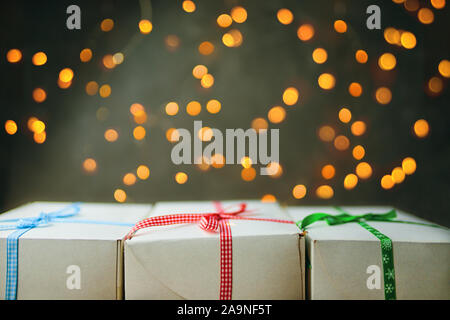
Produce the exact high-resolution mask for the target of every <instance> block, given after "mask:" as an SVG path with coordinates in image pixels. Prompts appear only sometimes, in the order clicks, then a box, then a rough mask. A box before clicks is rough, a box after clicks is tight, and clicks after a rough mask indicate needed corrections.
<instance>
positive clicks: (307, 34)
mask: <svg viewBox="0 0 450 320" xmlns="http://www.w3.org/2000/svg"><path fill="white" fill-rule="evenodd" d="M297 37H298V38H299V39H300V40H302V41H309V40H311V39H312V38H313V37H314V27H313V26H312V25H310V24H303V25H301V26H300V27H299V28H298V29H297Z"/></svg>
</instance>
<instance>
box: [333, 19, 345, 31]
mask: <svg viewBox="0 0 450 320" xmlns="http://www.w3.org/2000/svg"><path fill="white" fill-rule="evenodd" d="M334 30H336V32H338V33H345V32H346V31H347V24H346V23H345V21H344V20H336V21H335V22H334Z"/></svg>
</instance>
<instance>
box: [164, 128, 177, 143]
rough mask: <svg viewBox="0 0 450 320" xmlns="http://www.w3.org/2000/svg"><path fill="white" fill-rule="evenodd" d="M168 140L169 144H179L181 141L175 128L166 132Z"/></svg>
mask: <svg viewBox="0 0 450 320" xmlns="http://www.w3.org/2000/svg"><path fill="white" fill-rule="evenodd" d="M166 139H167V141H169V142H177V141H178V140H180V133H179V132H178V130H177V129H175V128H169V129H167V131H166Z"/></svg>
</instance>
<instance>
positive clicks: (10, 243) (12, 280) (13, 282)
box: [0, 203, 134, 300]
mask: <svg viewBox="0 0 450 320" xmlns="http://www.w3.org/2000/svg"><path fill="white" fill-rule="evenodd" d="M79 212H80V203H72V204H70V205H68V206H66V207H64V208H62V209H61V210H57V211H53V212H49V213H45V212H42V213H40V214H39V215H38V216H37V217H30V218H21V219H6V220H0V231H1V230H15V231H14V232H12V233H10V234H9V235H8V237H7V238H6V286H5V300H16V299H17V284H18V273H19V238H20V237H21V236H22V235H23V234H25V233H26V232H27V231H29V230H31V229H33V228H37V227H44V226H47V225H49V224H50V223H51V222H64V223H84V224H102V225H118V226H124V227H131V226H133V225H134V224H132V223H125V222H115V221H96V220H82V219H70V218H71V217H74V216H76V215H77V214H78V213H79Z"/></svg>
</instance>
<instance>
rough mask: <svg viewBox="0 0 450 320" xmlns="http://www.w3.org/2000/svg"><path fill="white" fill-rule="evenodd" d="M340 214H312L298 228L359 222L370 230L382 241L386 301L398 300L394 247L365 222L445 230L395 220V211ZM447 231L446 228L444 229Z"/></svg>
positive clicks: (385, 237) (423, 224) (428, 224)
mask: <svg viewBox="0 0 450 320" xmlns="http://www.w3.org/2000/svg"><path fill="white" fill-rule="evenodd" d="M335 209H336V210H338V211H339V212H340V214H337V215H331V214H328V213H321V212H318V213H312V214H310V215H308V216H306V217H305V218H304V219H303V220H300V221H297V223H296V224H297V226H298V227H299V228H300V229H301V230H305V229H306V227H308V226H309V225H311V224H313V223H314V222H317V221H326V222H327V224H328V225H330V226H332V225H339V224H345V223H351V222H357V223H358V224H359V225H360V226H362V227H363V228H364V229H366V230H368V231H369V232H370V233H372V234H373V235H374V236H375V237H377V238H378V239H379V240H380V246H381V259H382V265H383V278H384V298H385V299H386V300H396V299H397V293H396V286H395V268H394V251H393V246H392V240H391V239H390V238H389V237H388V236H386V235H385V234H383V233H381V232H380V231H378V230H377V229H375V228H374V227H372V226H370V225H368V224H367V223H366V222H365V221H379V222H396V223H407V224H416V225H422V226H428V227H434V228H443V227H441V226H439V225H437V224H431V223H421V222H413V221H403V220H394V219H395V218H396V217H397V212H396V211H395V209H392V210H389V211H387V212H385V213H365V214H361V215H351V214H348V213H347V212H345V211H344V210H343V209H341V208H340V207H335ZM444 229H446V228H444Z"/></svg>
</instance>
